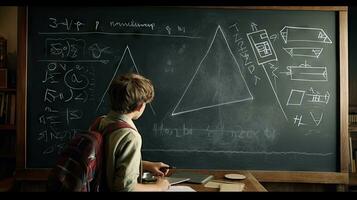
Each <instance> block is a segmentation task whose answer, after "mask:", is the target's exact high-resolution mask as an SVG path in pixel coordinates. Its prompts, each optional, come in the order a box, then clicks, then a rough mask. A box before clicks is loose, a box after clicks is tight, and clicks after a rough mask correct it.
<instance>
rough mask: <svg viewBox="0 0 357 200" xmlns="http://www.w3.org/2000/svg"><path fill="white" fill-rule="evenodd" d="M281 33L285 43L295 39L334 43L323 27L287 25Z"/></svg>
mask: <svg viewBox="0 0 357 200" xmlns="http://www.w3.org/2000/svg"><path fill="white" fill-rule="evenodd" d="M280 35H281V37H282V38H283V40H284V42H285V44H286V43H288V42H294V41H295V42H296V41H300V42H319V43H328V44H331V43H332V41H331V40H330V38H329V37H328V36H327V34H326V33H325V31H324V30H322V29H321V28H307V27H294V26H285V27H284V28H283V29H281V31H280Z"/></svg>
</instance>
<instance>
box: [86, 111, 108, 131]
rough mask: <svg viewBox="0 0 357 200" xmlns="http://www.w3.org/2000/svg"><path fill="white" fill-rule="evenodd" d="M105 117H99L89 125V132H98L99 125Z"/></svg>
mask: <svg viewBox="0 0 357 200" xmlns="http://www.w3.org/2000/svg"><path fill="white" fill-rule="evenodd" d="M104 117H105V115H103V116H99V117H97V118H96V119H95V120H94V122H93V123H92V124H91V125H90V127H89V130H90V131H98V130H99V124H100V122H101V121H102V119H103V118H104Z"/></svg>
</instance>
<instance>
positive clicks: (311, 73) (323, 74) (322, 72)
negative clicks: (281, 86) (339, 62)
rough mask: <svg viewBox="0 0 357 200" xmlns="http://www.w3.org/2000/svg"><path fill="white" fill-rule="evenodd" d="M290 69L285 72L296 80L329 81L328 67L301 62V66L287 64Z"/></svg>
mask: <svg viewBox="0 0 357 200" xmlns="http://www.w3.org/2000/svg"><path fill="white" fill-rule="evenodd" d="M286 68H287V69H288V70H289V71H288V72H285V73H286V74H287V75H290V79H291V80H294V81H314V82H319V81H328V79H327V68H326V67H311V65H309V64H306V62H305V64H300V65H299V66H287V67H286Z"/></svg>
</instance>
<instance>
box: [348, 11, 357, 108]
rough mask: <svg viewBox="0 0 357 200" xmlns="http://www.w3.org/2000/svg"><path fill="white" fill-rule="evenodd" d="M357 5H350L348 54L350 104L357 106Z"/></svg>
mask: <svg viewBox="0 0 357 200" xmlns="http://www.w3.org/2000/svg"><path fill="white" fill-rule="evenodd" d="M356 35H357V6H351V7H349V13H348V43H349V44H348V51H349V52H348V55H349V59H348V62H349V69H348V70H349V74H348V76H349V104H350V107H351V106H357V78H356V77H357V58H356V55H357V37H356Z"/></svg>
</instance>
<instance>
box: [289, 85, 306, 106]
mask: <svg viewBox="0 0 357 200" xmlns="http://www.w3.org/2000/svg"><path fill="white" fill-rule="evenodd" d="M304 95H305V91H303V90H294V89H292V90H291V91H290V95H289V98H288V101H287V103H286V105H287V106H301V104H302V100H303V98H304Z"/></svg>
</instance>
